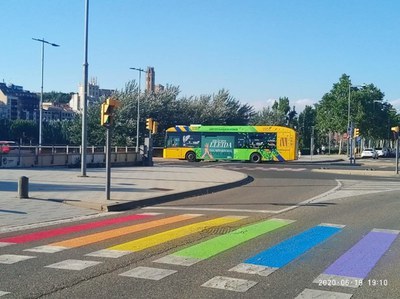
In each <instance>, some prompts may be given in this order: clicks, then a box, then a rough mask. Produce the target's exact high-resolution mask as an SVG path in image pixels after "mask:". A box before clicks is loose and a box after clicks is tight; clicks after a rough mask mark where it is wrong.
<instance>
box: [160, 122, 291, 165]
mask: <svg viewBox="0 0 400 299" xmlns="http://www.w3.org/2000/svg"><path fill="white" fill-rule="evenodd" d="M297 143H298V142H297V133H296V131H295V130H293V129H291V128H287V127H280V126H206V125H204V126H203V125H190V126H175V127H171V128H168V129H167V130H166V136H165V147H164V150H163V157H164V158H175V159H182V160H183V159H186V160H188V161H190V162H194V161H201V160H239V161H250V162H253V163H260V162H262V161H280V162H283V161H289V160H296V159H297Z"/></svg>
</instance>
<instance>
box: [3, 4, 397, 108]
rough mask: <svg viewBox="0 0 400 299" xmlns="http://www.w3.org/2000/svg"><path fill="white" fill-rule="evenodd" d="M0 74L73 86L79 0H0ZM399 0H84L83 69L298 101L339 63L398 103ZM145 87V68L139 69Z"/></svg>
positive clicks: (250, 97)
mask: <svg viewBox="0 0 400 299" xmlns="http://www.w3.org/2000/svg"><path fill="white" fill-rule="evenodd" d="M0 11H1V26H0V36H1V42H0V82H5V83H10V84H15V85H21V86H23V87H24V89H25V90H30V91H36V92H38V91H40V87H41V49H42V48H41V47H42V45H41V43H40V42H37V41H34V40H32V38H38V39H42V38H44V39H45V40H47V41H49V42H51V43H56V44H59V45H60V47H51V46H49V45H46V46H45V59H44V61H45V68H44V87H43V88H44V91H45V92H50V91H60V92H77V91H78V85H79V84H80V83H82V82H83V63H84V18H85V0H34V1H33V0H0ZM399 37H400V1H398V0H198V1H195V0H151V1H149V0H90V3H89V34H88V41H89V44H88V64H89V68H88V69H89V78H96V80H97V82H98V84H99V86H100V88H106V89H118V90H121V89H123V88H124V86H125V84H126V83H127V82H128V81H130V80H138V72H137V71H133V70H130V69H129V68H130V67H135V68H144V69H146V68H147V67H148V66H151V67H154V69H155V79H156V84H162V85H167V84H169V85H174V86H179V88H180V91H181V93H180V96H200V95H203V94H215V93H217V92H218V91H219V90H220V89H226V90H229V92H230V94H231V95H232V96H233V97H234V98H235V99H236V100H238V101H240V102H241V103H242V104H249V105H251V106H253V107H254V108H255V109H256V110H258V109H261V108H262V107H266V106H271V105H272V104H273V102H274V101H275V100H277V99H278V98H279V97H288V98H289V101H290V105H291V106H295V108H296V111H298V112H301V111H302V110H303V108H304V106H305V105H313V104H314V103H317V102H319V101H320V100H321V98H322V97H323V95H324V94H325V93H327V92H329V91H330V90H331V89H332V87H333V84H335V83H337V82H338V81H339V78H340V77H341V75H342V74H347V75H349V76H350V79H351V81H352V84H353V85H360V84H370V83H372V84H374V85H375V86H376V87H377V88H379V89H380V90H381V91H382V92H383V93H384V94H385V98H384V99H385V100H386V101H387V102H389V103H392V104H393V106H394V107H396V108H397V109H400V84H399V79H400V41H399ZM141 83H142V88H144V77H143V76H142V81H141Z"/></svg>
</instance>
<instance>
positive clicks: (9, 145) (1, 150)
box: [0, 141, 17, 154]
mask: <svg viewBox="0 0 400 299" xmlns="http://www.w3.org/2000/svg"><path fill="white" fill-rule="evenodd" d="M16 146H17V143H16V142H14V141H0V154H8V153H9V152H10V151H11V149H13V148H14V147H16Z"/></svg>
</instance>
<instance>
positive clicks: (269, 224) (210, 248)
mask: <svg viewBox="0 0 400 299" xmlns="http://www.w3.org/2000/svg"><path fill="white" fill-rule="evenodd" d="M292 222H294V221H293V220H284V219H269V220H266V221H262V222H258V223H255V224H251V225H248V226H245V227H242V228H239V229H237V230H235V231H233V232H230V233H227V234H225V235H222V236H218V237H215V238H213V239H210V240H207V241H204V242H202V243H199V244H196V245H193V246H191V247H188V248H185V249H183V250H180V251H177V252H175V253H173V254H172V255H174V256H182V257H191V258H196V259H207V258H209V257H212V256H214V255H217V254H218V253H221V252H223V251H225V250H228V249H230V248H233V247H235V246H237V245H239V244H242V243H244V242H246V241H248V240H251V239H253V238H256V237H258V236H260V235H262V234H265V233H268V232H271V231H273V230H276V229H278V228H280V227H283V226H286V225H288V224H290V223H292Z"/></svg>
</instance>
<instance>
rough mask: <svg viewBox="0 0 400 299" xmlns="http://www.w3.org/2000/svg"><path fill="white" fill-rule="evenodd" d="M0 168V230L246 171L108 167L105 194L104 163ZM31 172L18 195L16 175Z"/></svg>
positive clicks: (216, 182) (190, 189)
mask: <svg viewBox="0 0 400 299" xmlns="http://www.w3.org/2000/svg"><path fill="white" fill-rule="evenodd" d="M80 174H81V171H80V169H71V168H29V169H1V170H0V233H1V232H2V231H5V228H6V227H10V226H19V225H28V224H33V223H38V222H47V221H53V220H60V219H67V218H73V217H80V216H85V215H95V214H98V213H99V212H102V211H121V210H126V209H132V208H135V207H140V206H144V205H149V204H154V203H158V202H165V201H169V200H176V199H179V198H183V197H187V196H193V195H196V194H204V193H208V192H214V191H217V190H221V189H224V188H231V187H233V186H236V185H240V184H243V183H245V182H246V181H247V180H248V177H247V175H245V174H243V173H240V172H235V171H228V170H223V169H217V168H204V167H201V168H200V167H190V166H189V165H188V166H179V167H173V166H157V165H156V166H154V167H124V168H112V173H111V200H106V193H105V185H106V179H105V177H106V173H105V169H104V168H98V169H95V168H89V169H87V177H81V176H80ZM21 176H26V177H28V178H29V198H28V199H20V198H18V192H17V190H18V180H19V178H20V177H21Z"/></svg>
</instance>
